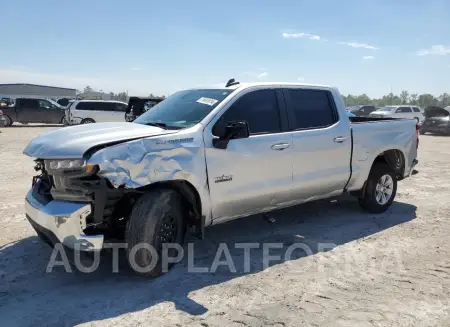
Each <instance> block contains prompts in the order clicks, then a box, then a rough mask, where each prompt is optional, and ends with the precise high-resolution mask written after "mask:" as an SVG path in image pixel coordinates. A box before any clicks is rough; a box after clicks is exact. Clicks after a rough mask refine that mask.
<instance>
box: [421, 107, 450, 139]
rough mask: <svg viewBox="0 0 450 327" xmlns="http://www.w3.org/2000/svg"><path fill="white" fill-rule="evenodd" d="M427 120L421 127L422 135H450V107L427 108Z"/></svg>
mask: <svg viewBox="0 0 450 327" xmlns="http://www.w3.org/2000/svg"><path fill="white" fill-rule="evenodd" d="M424 114H425V120H424V121H423V123H422V126H421V127H420V134H425V133H439V134H447V135H450V117H449V116H450V106H449V107H445V108H440V107H436V106H430V107H427V108H425V111H424Z"/></svg>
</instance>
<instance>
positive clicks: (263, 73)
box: [256, 72, 269, 79]
mask: <svg viewBox="0 0 450 327" xmlns="http://www.w3.org/2000/svg"><path fill="white" fill-rule="evenodd" d="M268 75H269V73H268V72H262V73H260V74H258V75H257V76H256V78H258V79H262V78H265V77H267V76H268Z"/></svg>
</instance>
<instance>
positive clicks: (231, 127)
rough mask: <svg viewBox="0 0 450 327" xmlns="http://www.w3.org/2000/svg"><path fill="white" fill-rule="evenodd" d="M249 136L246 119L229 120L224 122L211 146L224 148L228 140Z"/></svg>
mask: <svg viewBox="0 0 450 327" xmlns="http://www.w3.org/2000/svg"><path fill="white" fill-rule="evenodd" d="M249 136H250V129H249V127H248V124H247V122H246V121H229V122H227V123H226V124H225V128H224V129H223V130H222V133H221V135H218V137H216V138H214V139H213V146H214V147H216V148H218V149H226V148H227V146H228V142H229V141H230V140H233V139H243V138H248V137H249Z"/></svg>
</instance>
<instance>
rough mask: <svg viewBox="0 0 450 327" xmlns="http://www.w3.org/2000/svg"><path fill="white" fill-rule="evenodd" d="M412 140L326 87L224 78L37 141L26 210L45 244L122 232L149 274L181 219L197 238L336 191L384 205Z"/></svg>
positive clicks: (410, 162)
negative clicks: (121, 117)
mask: <svg viewBox="0 0 450 327" xmlns="http://www.w3.org/2000/svg"><path fill="white" fill-rule="evenodd" d="M350 120H352V124H350ZM55 140H58V141H57V142H55ZM417 142H418V134H417V133H416V122H415V121H414V120H410V119H389V120H386V119H384V118H368V117H352V118H349V117H348V116H347V112H346V110H345V106H344V102H343V99H342V97H341V95H340V94H339V92H338V90H337V89H336V88H333V87H327V86H310V85H304V84H292V83H286V84H283V83H248V84H239V83H238V82H236V81H234V80H230V81H229V82H228V83H227V84H226V86H225V87H222V88H214V89H190V90H184V91H180V92H177V93H175V94H173V95H171V96H170V97H168V98H167V99H165V100H164V101H162V102H161V103H160V104H159V105H157V106H156V107H154V108H152V109H151V110H149V111H147V112H146V113H144V114H143V115H141V116H140V117H138V118H137V119H136V120H135V121H134V122H132V123H126V122H124V123H119V122H115V123H101V124H91V125H81V126H75V127H71V128H62V129H58V130H54V131H50V132H47V133H45V134H42V135H40V136H38V137H36V138H34V139H33V140H31V142H30V143H29V144H28V145H27V147H26V148H25V149H24V154H26V155H28V156H29V157H32V158H34V159H35V160H36V167H35V169H36V170H37V171H38V173H37V176H36V177H35V178H34V182H33V184H32V186H31V189H30V191H29V192H28V194H27V195H26V201H25V208H26V209H25V210H26V216H27V217H28V220H29V221H30V223H31V225H32V226H33V227H34V229H35V230H36V232H37V234H38V235H39V236H41V238H42V239H44V240H46V242H47V243H50V244H54V243H55V242H61V243H62V244H64V245H65V246H67V247H69V248H72V249H80V250H82V251H87V252H89V251H96V250H100V249H102V247H103V244H104V243H105V242H107V241H108V240H109V238H110V237H111V236H110V235H112V234H114V239H120V238H123V239H124V240H125V243H126V244H127V253H128V255H129V256H133V258H135V260H134V261H133V262H136V264H137V265H138V266H139V268H142V267H147V268H148V267H150V268H151V269H146V270H145V271H138V273H140V274H143V275H145V276H157V275H159V274H161V273H163V270H162V263H161V260H162V259H161V247H162V246H163V244H165V243H176V244H182V243H183V239H184V236H185V231H186V230H187V228H189V230H192V231H194V234H195V235H197V236H198V237H203V235H204V229H205V227H207V226H211V225H214V224H219V223H222V222H225V221H228V220H231V219H235V218H239V217H245V216H249V215H253V214H258V213H261V212H269V211H271V210H275V209H280V208H284V207H290V206H293V205H297V204H300V203H304V202H308V201H312V200H316V199H322V198H328V197H333V196H337V195H339V194H342V193H343V192H350V193H351V194H352V195H354V196H355V197H356V198H357V199H358V201H359V204H360V205H361V207H362V208H363V209H365V210H367V211H368V212H373V213H381V212H384V211H385V210H387V209H388V208H389V207H390V206H391V204H392V202H393V201H394V198H395V195H396V192H397V182H398V181H400V180H402V179H404V178H407V177H409V176H410V175H411V173H412V171H413V169H414V167H415V165H416V164H417V162H418V161H417ZM356 144H357V146H354V145H356ZM330 158H332V160H330ZM139 244H146V245H149V246H151V248H152V249H153V250H154V251H156V252H151V253H148V252H147V251H146V250H145V249H143V248H142V247H141V248H140V249H138V248H135V246H136V245H139ZM135 250H137V252H136V253H134V251H135ZM152 253H153V254H152ZM154 253H156V254H157V255H154ZM132 267H134V268H136V266H132Z"/></svg>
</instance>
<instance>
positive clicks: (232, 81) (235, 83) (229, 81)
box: [225, 78, 239, 87]
mask: <svg viewBox="0 0 450 327" xmlns="http://www.w3.org/2000/svg"><path fill="white" fill-rule="evenodd" d="M237 84H239V82H236V80H235V79H234V78H231V79H229V80H228V82H227V85H225V87H229V86H232V85H237Z"/></svg>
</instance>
